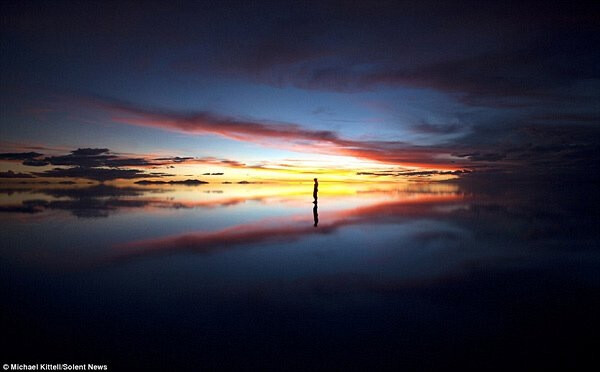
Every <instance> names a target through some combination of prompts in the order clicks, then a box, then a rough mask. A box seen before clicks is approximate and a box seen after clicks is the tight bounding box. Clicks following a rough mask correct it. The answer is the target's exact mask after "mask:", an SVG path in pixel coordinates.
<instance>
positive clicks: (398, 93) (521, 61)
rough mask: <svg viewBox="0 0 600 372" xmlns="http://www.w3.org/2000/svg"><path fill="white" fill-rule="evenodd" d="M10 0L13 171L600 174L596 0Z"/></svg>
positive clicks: (6, 148) (389, 177)
mask: <svg viewBox="0 0 600 372" xmlns="http://www.w3.org/2000/svg"><path fill="white" fill-rule="evenodd" d="M0 6H1V8H2V9H1V12H0V13H1V15H0V17H1V44H0V48H1V52H0V63H1V67H0V68H1V70H0V71H1V85H0V112H1V115H0V178H1V179H2V180H3V181H4V182H14V181H20V182H38V181H40V180H42V181H43V180H51V181H52V182H71V181H72V182H83V181H88V182H90V181H91V182H126V181H127V182H130V181H135V180H142V179H143V180H148V179H149V180H167V181H168V180H184V179H201V180H203V181H206V182H228V181H241V180H247V181H251V182H254V181H256V182H264V181H278V180H308V181H310V180H312V178H313V177H319V179H320V180H325V181H382V180H385V181H403V180H418V181H429V180H443V179H448V178H457V177H458V178H469V177H471V178H472V177H479V176H483V177H484V178H485V177H488V178H494V177H497V176H501V177H503V176H508V175H510V176H520V177H547V176H558V177H559V178H560V179H566V180H569V182H581V181H582V180H584V181H585V180H588V179H590V178H594V177H596V178H597V174H599V173H600V172H598V164H600V129H599V126H598V125H599V119H600V105H599V102H600V68H599V66H600V53H598V50H599V49H598V46H599V44H600V43H599V38H600V32H599V31H600V19H599V18H600V9H599V8H600V6H599V5H598V4H595V5H594V4H592V3H591V2H568V3H567V2H561V3H554V2H547V1H545V2H530V1H514V2H513V1H502V2H479V1H472V2H471V1H457V2H454V1H453V2H440V1H418V2H403V1H389V2H388V1H344V2H337V1H336V2H331V1H294V2H287V1H274V2H270V1H259V2H241V1H240V2H237V1H205V2H185V1H178V2H173V1H169V2H166V1H162V2H153V1H134V2H128V1H121V2H93V1H89V2H88V1H86V2H74V1H71V2H69V1H67V2H62V1H56V2H37V1H34V2H30V1H18V2H17V1H12V2H10V1H5V2H2V4H1V5H0Z"/></svg>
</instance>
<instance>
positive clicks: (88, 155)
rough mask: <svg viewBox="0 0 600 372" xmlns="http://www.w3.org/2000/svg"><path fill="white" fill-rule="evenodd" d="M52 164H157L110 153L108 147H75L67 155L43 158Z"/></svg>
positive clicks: (90, 165)
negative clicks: (75, 148)
mask: <svg viewBox="0 0 600 372" xmlns="http://www.w3.org/2000/svg"><path fill="white" fill-rule="evenodd" d="M44 160H45V161H47V162H48V163H50V164H52V165H70V166H77V167H83V168H93V167H111V168H118V167H128V166H151V165H159V164H160V163H154V162H152V161H149V160H146V159H143V158H127V157H120V156H118V155H115V154H111V153H110V152H109V150H108V149H92V148H86V149H77V150H74V151H71V153H70V154H68V155H61V156H49V157H46V158H45V159H44Z"/></svg>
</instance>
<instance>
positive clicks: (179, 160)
mask: <svg viewBox="0 0 600 372" xmlns="http://www.w3.org/2000/svg"><path fill="white" fill-rule="evenodd" d="M193 159H194V157H192V156H185V157H180V156H171V157H165V158H156V159H154V160H157V161H168V162H173V163H184V162H186V161H189V160H193Z"/></svg>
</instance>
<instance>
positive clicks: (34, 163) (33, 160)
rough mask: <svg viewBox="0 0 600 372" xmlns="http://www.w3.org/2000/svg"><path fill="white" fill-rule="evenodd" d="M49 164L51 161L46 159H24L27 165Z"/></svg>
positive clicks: (39, 165)
mask: <svg viewBox="0 0 600 372" xmlns="http://www.w3.org/2000/svg"><path fill="white" fill-rule="evenodd" d="M49 164H50V162H49V161H46V160H39V159H27V160H23V165H27V166H28V167H44V166H46V165H49Z"/></svg>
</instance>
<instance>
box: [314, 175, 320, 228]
mask: <svg viewBox="0 0 600 372" xmlns="http://www.w3.org/2000/svg"><path fill="white" fill-rule="evenodd" d="M318 193H319V181H317V179H316V178H315V188H314V189H313V198H314V199H315V200H314V201H313V204H314V205H315V206H314V207H313V219H314V221H315V224H314V226H315V227H317V225H318V224H319V213H318V212H317V210H318V204H317V199H318V197H317V194H318Z"/></svg>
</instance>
